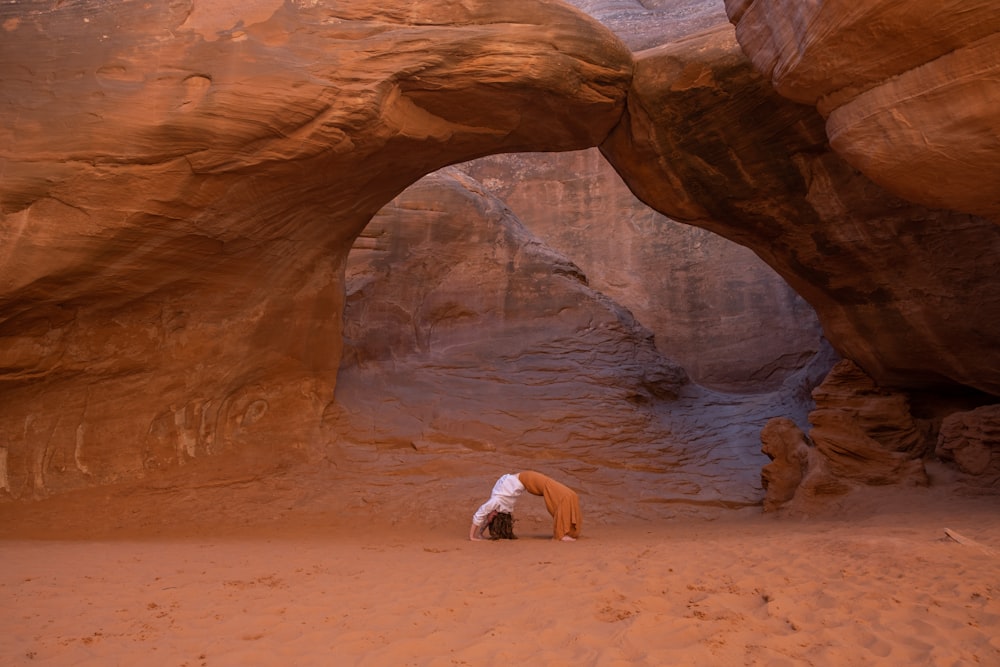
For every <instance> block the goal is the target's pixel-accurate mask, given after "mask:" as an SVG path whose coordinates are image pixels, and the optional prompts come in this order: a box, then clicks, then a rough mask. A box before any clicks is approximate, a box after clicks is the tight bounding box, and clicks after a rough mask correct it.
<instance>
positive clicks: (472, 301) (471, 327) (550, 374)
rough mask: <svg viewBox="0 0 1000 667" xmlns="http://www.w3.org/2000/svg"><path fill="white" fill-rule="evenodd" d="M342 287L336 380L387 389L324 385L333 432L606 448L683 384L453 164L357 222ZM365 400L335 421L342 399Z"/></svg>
mask: <svg viewBox="0 0 1000 667" xmlns="http://www.w3.org/2000/svg"><path fill="white" fill-rule="evenodd" d="M347 288H348V306H347V308H346V310H345V315H344V318H345V341H346V343H345V345H346V354H345V368H344V371H343V373H342V382H350V380H348V379H347V378H348V376H352V375H354V374H357V375H358V376H359V377H363V378H364V379H365V382H378V383H380V384H381V383H384V384H385V385H386V386H387V387H388V386H392V387H394V389H393V390H386V391H379V392H369V394H370V395H368V396H363V395H361V394H362V393H363V392H357V394H351V393H349V392H345V391H344V389H343V386H342V387H341V390H338V401H337V405H338V408H337V409H333V408H331V411H330V414H331V415H332V414H337V415H339V416H340V418H341V423H340V424H339V425H338V427H337V429H336V430H337V432H338V433H339V434H341V435H342V436H343V437H344V438H345V439H350V440H361V441H365V442H372V443H378V444H379V446H381V447H396V446H404V447H410V446H420V445H419V444H414V443H438V444H439V445H440V444H441V443H444V444H447V445H456V446H458V447H459V448H472V449H489V450H494V449H500V450H503V449H505V448H508V449H509V448H527V449H529V450H530V449H532V448H535V449H539V451H546V450H547V449H548V448H553V447H554V448H556V449H559V450H563V451H565V450H572V449H573V448H575V447H585V448H593V447H594V446H595V444H597V443H601V444H602V445H603V446H605V447H607V446H609V445H610V446H611V447H610V449H621V448H627V447H628V446H629V445H630V444H632V445H634V444H639V443H648V442H649V441H650V440H651V437H650V434H651V432H652V431H655V430H656V429H655V424H652V422H653V421H655V419H656V416H655V412H654V411H652V410H651V408H652V407H653V404H655V403H656V402H657V401H662V400H667V399H674V398H676V397H677V395H678V393H679V392H680V390H681V389H682V388H683V387H684V385H685V384H686V383H687V376H686V374H685V373H684V371H683V370H682V369H681V368H680V367H678V366H676V365H674V364H672V363H671V362H669V361H668V360H666V359H664V358H663V357H662V356H661V355H660V354H659V353H658V352H657V350H656V348H655V346H654V345H653V340H652V335H651V334H650V332H649V331H648V330H647V329H645V328H643V327H642V326H640V325H639V324H638V323H637V322H636V321H635V319H634V318H633V317H632V315H631V314H630V313H629V312H628V311H626V310H624V309H623V308H621V306H619V305H618V304H616V303H614V302H613V301H611V300H610V299H608V298H607V297H606V296H604V295H602V294H600V293H599V292H595V291H594V290H593V289H591V288H590V287H589V286H588V285H587V279H586V276H585V275H584V274H583V273H582V272H581V271H580V269H579V268H578V267H577V266H576V265H574V264H573V263H572V262H570V261H569V260H568V259H566V258H565V257H563V256H561V255H559V254H558V253H556V252H554V251H553V250H551V249H550V248H548V247H547V246H546V245H544V244H543V243H541V242H540V241H539V240H538V239H537V238H536V237H534V236H533V235H531V234H530V233H529V232H528V231H527V230H526V229H525V228H524V227H523V226H522V225H521V223H520V222H519V221H518V220H517V218H516V217H514V216H513V215H512V213H511V212H510V210H509V209H507V208H506V207H505V206H504V205H503V204H502V203H501V202H500V201H499V200H497V199H496V198H494V197H492V196H490V195H489V194H488V193H487V192H486V191H485V190H483V189H482V187H481V186H480V185H479V184H478V183H477V182H476V181H474V180H473V179H471V178H470V177H468V176H466V175H464V174H462V173H461V172H458V171H456V170H447V171H445V172H439V173H438V174H435V175H433V176H428V177H426V178H424V179H422V180H421V181H419V182H418V183H417V184H415V185H414V186H411V187H410V188H408V189H407V190H406V191H405V192H404V193H403V194H402V195H400V196H399V197H398V198H397V199H395V200H394V201H393V203H392V204H391V205H390V206H389V207H387V208H386V209H384V210H383V211H382V212H381V213H379V215H378V216H376V217H375V218H374V219H373V220H372V223H371V224H370V225H369V226H368V227H367V228H366V230H365V232H364V234H363V235H362V236H361V237H360V238H359V239H358V241H357V242H356V244H355V250H354V251H353V252H352V253H351V257H350V260H349V263H348V271H347ZM406 387H409V391H408V390H407V389H406ZM345 394H346V395H345ZM401 397H403V398H401ZM371 401H374V402H376V403H377V404H378V406H377V407H376V408H374V409H371V410H368V411H365V412H363V413H361V414H363V418H362V419H360V420H356V419H355V420H354V422H353V423H350V421H351V416H350V414H349V413H350V409H349V406H351V405H357V404H361V403H365V402H371ZM428 406H440V409H438V410H434V409H428ZM434 412H438V413H439V416H438V418H437V419H435V418H433V417H430V418H428V416H429V415H432V414H433V413H434ZM373 414H376V415H378V419H377V424H375V425H373V424H372V423H371V421H370V415H373ZM345 418H346V419H347V420H348V421H347V422H345V421H344V419H345ZM373 428H375V429H376V430H377V432H376V433H375V437H372V432H371V430H372V429H373ZM658 435H659V437H658V438H652V439H659V440H663V439H665V433H664V432H663V431H662V430H661V431H660V432H659V434H658ZM428 446H430V445H428Z"/></svg>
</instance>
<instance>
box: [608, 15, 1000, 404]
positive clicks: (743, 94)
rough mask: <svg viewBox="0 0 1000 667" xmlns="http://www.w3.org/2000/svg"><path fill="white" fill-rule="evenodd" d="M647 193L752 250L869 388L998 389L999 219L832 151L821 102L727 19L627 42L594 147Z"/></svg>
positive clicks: (678, 215) (670, 210)
mask: <svg viewBox="0 0 1000 667" xmlns="http://www.w3.org/2000/svg"><path fill="white" fill-rule="evenodd" d="M601 150H602V152H603V153H604V154H605V155H606V156H607V158H608V159H609V161H610V162H611V163H612V164H613V165H614V166H615V168H616V169H617V170H618V172H619V173H620V174H622V177H623V178H624V180H625V181H626V182H627V183H628V184H629V187H630V188H631V189H632V190H633V191H634V192H635V193H636V194H637V195H638V196H639V198H640V199H642V200H643V201H644V202H646V203H647V204H649V205H650V206H652V207H654V208H655V209H657V210H658V211H661V212H662V213H664V214H666V215H668V216H670V217H671V218H674V219H676V220H682V221H688V222H690V223H692V224H695V225H698V226H699V227H703V228H705V229H709V230H712V231H715V232H717V233H718V234H720V235H722V236H725V237H726V238H729V239H731V240H734V241H736V242H737V243H741V244H743V245H745V246H747V247H749V248H751V249H753V250H754V252H756V253H757V255H759V256H760V257H761V258H762V259H764V260H765V261H766V262H767V263H768V264H769V265H771V266H772V267H773V268H774V269H775V270H776V271H777V272H778V273H779V274H780V275H781V276H782V277H783V278H785V280H787V281H788V283H789V284H790V285H791V286H792V287H793V288H794V289H795V290H796V291H797V292H798V293H799V294H801V295H802V296H803V297H804V298H805V299H806V300H807V301H808V302H809V303H810V305H812V306H813V307H814V308H815V309H816V312H817V315H818V316H819V320H820V322H821V324H822V326H823V329H824V332H825V333H826V335H827V337H828V338H829V340H830V342H831V343H832V344H833V346H834V347H835V348H836V350H837V351H838V352H839V353H840V354H841V355H842V356H843V357H844V358H848V359H853V360H854V361H856V362H857V363H858V365H859V366H860V367H861V368H863V369H864V370H865V372H866V373H868V374H869V375H870V376H871V377H872V378H873V379H874V380H875V381H876V382H877V383H878V384H879V385H880V386H885V387H892V386H895V387H908V388H920V387H924V388H934V389H936V390H940V389H942V388H944V389H945V390H951V389H953V388H954V387H955V386H957V385H967V386H969V387H974V388H976V389H978V390H980V391H983V392H987V393H989V394H992V395H997V394H1000V370H998V369H1000V358H998V355H1000V344H998V343H1000V340H998V337H1000V330H998V328H997V327H996V326H995V322H997V321H1000V289H998V287H1000V285H997V281H1000V274H997V273H996V271H994V270H993V268H992V266H993V263H994V262H993V259H992V258H995V257H998V256H1000V229H998V226H997V225H995V224H994V223H993V222H991V221H990V220H988V219H985V218H978V217H974V216H970V215H966V214H962V213H956V212H952V211H946V210H933V209H927V208H923V207H921V206H919V205H916V204H913V203H910V202H907V201H904V200H901V199H898V198H896V197H894V196H893V195H891V194H889V193H888V192H886V191H884V190H882V189H881V188H880V187H878V186H877V185H875V184H874V183H872V182H871V181H870V180H869V179H867V178H866V177H864V176H863V175H861V174H859V173H858V172H857V171H856V170H855V169H854V168H852V167H851V166H850V165H849V164H847V163H846V162H845V161H844V160H843V159H842V158H841V157H840V156H839V155H837V154H836V153H835V152H833V151H832V150H831V149H830V147H829V145H828V143H827V139H826V133H825V125H824V122H823V118H822V117H821V116H820V114H819V113H818V112H817V111H816V110H815V109H814V108H813V107H810V106H805V105H801V104H797V103H794V102H791V101H789V100H787V99H785V98H783V97H781V96H780V95H778V94H777V93H776V92H774V91H773V89H772V88H771V86H770V82H769V81H768V80H767V79H766V78H765V77H762V76H761V75H760V74H758V73H757V72H756V71H755V70H754V69H753V67H752V66H751V64H750V63H749V62H748V61H747V59H746V58H745V56H744V55H743V52H742V50H741V48H740V46H739V44H738V43H737V41H736V39H735V36H734V34H733V30H732V28H731V26H728V25H724V26H719V27H718V28H716V29H712V30H708V31H705V32H702V33H699V34H696V35H691V36H688V37H686V38H684V39H681V40H678V41H677V42H675V43H672V44H667V45H665V46H662V47H657V48H654V49H650V50H647V51H643V52H642V53H639V54H637V63H636V73H635V76H634V78H633V83H632V88H631V90H630V92H629V99H628V106H627V111H626V115H625V119H624V121H623V122H622V123H621V124H620V125H618V126H617V127H616V128H615V130H614V132H613V133H612V134H611V136H610V137H609V138H608V140H607V141H606V142H604V143H603V144H602V146H601Z"/></svg>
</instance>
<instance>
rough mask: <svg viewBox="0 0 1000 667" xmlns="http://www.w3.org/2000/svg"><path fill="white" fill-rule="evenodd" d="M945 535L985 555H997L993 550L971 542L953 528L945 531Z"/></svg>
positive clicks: (973, 541)
mask: <svg viewBox="0 0 1000 667" xmlns="http://www.w3.org/2000/svg"><path fill="white" fill-rule="evenodd" d="M944 534H945V535H947V536H948V537H950V538H951V539H953V540H955V541H956V542H958V543H959V544H964V545H965V546H967V547H976V548H977V549H979V550H980V551H982V552H983V553H985V554H989V555H990V556H996V555H997V552H996V551H994V550H993V549H990V548H989V547H988V546H986V545H985V544H980V543H979V542H976V541H975V540H971V539H969V538H968V537H966V536H965V535H962V534H961V533H957V532H955V531H954V530H952V529H951V528H945V529H944Z"/></svg>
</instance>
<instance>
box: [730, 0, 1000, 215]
mask: <svg viewBox="0 0 1000 667" xmlns="http://www.w3.org/2000/svg"><path fill="white" fill-rule="evenodd" d="M726 8H727V10H728V12H729V16H730V17H731V18H732V20H733V22H734V24H735V25H736V34H737V37H738V39H739V42H740V44H741V45H742V46H743V48H744V49H745V51H746V52H747V54H748V55H749V57H750V58H751V60H752V61H753V63H754V66H755V67H756V68H757V69H758V70H759V71H760V72H762V73H763V74H764V76H765V77H766V78H768V79H769V80H770V81H771V82H772V83H773V85H774V87H775V89H776V90H777V91H778V92H779V93H781V94H782V95H784V96H786V97H788V98H789V99H792V100H796V101H798V102H803V103H807V104H816V105H818V108H819V109H820V110H821V111H822V113H823V114H824V116H827V117H828V120H827V132H828V134H829V137H830V143H831V145H832V146H833V148H834V150H836V151H837V152H838V153H839V154H840V155H841V156H843V157H844V158H845V159H846V160H847V161H848V162H849V163H850V164H851V165H853V166H854V167H856V168H858V169H859V170H861V171H862V172H863V173H865V174H866V175H867V176H868V177H869V178H871V179H872V180H873V181H875V182H877V183H879V184H880V185H881V186H882V187H884V188H886V189H887V190H889V191H891V192H893V193H894V194H896V195H898V196H901V197H904V198H906V199H908V200H910V201H914V202H918V203H921V204H924V205H925V206H929V207H933V208H950V209H954V210H957V211H963V212H966V213H972V214H975V215H982V216H986V217H990V218H993V219H994V220H995V221H996V220H998V219H1000V199H998V198H997V197H996V193H997V192H1000V170H998V169H997V166H998V165H1000V136H998V134H997V132H996V128H997V127H998V126H1000V61H998V59H997V57H996V53H997V49H998V48H1000V13H998V12H997V11H996V4H995V3H994V2H991V1H989V0H971V1H965V0H921V1H918V2H906V3H899V2H893V1H892V0H868V1H866V2H855V1H852V0H827V1H825V2H814V3H803V2H790V1H789V0H727V1H726Z"/></svg>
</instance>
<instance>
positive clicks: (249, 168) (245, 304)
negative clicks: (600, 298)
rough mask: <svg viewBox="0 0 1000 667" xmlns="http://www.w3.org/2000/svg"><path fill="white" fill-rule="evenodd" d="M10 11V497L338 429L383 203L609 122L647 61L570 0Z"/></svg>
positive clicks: (6, 196) (1, 134) (285, 446)
mask: <svg viewBox="0 0 1000 667" xmlns="http://www.w3.org/2000/svg"><path fill="white" fill-rule="evenodd" d="M0 11H2V14H0V25H2V26H3V27H2V35H3V46H2V49H3V51H2V53H3V59H2V61H0V78H2V79H3V81H4V85H3V88H2V92H0V96H2V105H0V109H2V110H0V114H2V118H0V151H2V152H0V171H2V173H3V175H4V176H3V179H2V181H0V212H2V215H3V225H2V228H0V235H2V236H0V276H2V278H0V386H2V388H3V393H4V401H3V405H2V408H0V434H2V435H0V438H2V440H0V442H2V447H3V448H4V449H5V454H6V460H7V466H6V473H7V478H6V479H5V480H4V484H3V486H4V487H6V488H7V489H9V491H10V493H11V494H12V495H14V496H15V497H30V496H32V495H40V494H44V493H47V492H49V491H58V490H63V489H67V488H72V487H74V486H78V485H81V484H88V483H100V482H106V481H110V480H114V479H117V478H119V477H122V476H131V475H136V474H141V473H142V471H144V470H147V469H153V468H157V467H162V466H167V465H176V464H178V463H182V462H183V461H185V460H187V459H189V458H190V457H192V456H200V455H202V454H205V453H218V452H222V451H230V452H232V451H234V450H235V451H239V450H243V449H252V450H260V451H261V452H262V455H264V456H271V455H273V453H274V452H275V451H295V450H297V449H305V448H307V447H308V446H310V445H312V444H314V443H316V442H320V441H322V435H321V434H320V433H319V429H320V424H321V415H322V412H323V410H324V409H325V407H326V405H327V404H328V403H329V401H330V400H331V398H332V393H333V389H334V386H335V381H336V372H337V369H338V367H339V362H340V350H341V331H340V323H341V318H340V313H341V310H342V305H343V303H342V300H343V283H342V271H343V264H344V261H345V258H346V256H347V253H348V251H349V249H350V246H351V243H352V242H353V239H354V237H355V236H356V235H357V234H358V233H359V232H360V231H361V229H362V228H363V227H364V225H365V224H366V223H367V222H368V220H369V219H370V217H371V216H372V215H373V214H374V213H375V212H376V211H378V210H379V209H380V208H381V207H382V206H383V205H384V204H385V203H386V202H387V201H389V200H390V199H392V197H394V196H395V195H396V194H398V193H399V192H400V191H401V190H402V189H403V188H405V187H406V186H407V185H409V184H410V183H412V182H413V181H414V180H416V179H417V178H419V177H420V176H422V175H423V174H425V173H427V172H430V171H433V170H435V169H437V168H439V167H441V166H443V165H446V164H449V163H452V162H456V161H462V160H468V159H471V158H474V157H477V156H480V155H483V154H487V153H491V152H496V151H504V150H527V149H532V150H539V149H541V150H569V149H579V148H584V147H588V146H593V145H595V144H596V143H597V142H598V141H600V140H601V139H602V138H603V137H604V136H606V134H607V132H608V130H609V129H610V127H611V126H612V125H613V124H614V123H615V122H617V120H618V118H619V117H620V112H621V109H622V105H623V101H624V93H625V90H626V87H627V81H628V78H629V76H630V75H631V59H630V56H629V53H628V51H627V50H626V49H625V48H624V47H623V46H622V45H621V44H620V42H618V41H617V40H615V39H614V37H613V36H611V35H610V34H609V33H608V32H607V31H606V30H604V29H603V28H601V27H600V26H599V25H598V24H597V23H596V22H594V21H593V20H591V19H588V18H587V17H586V16H584V15H583V14H581V13H579V12H576V11H574V10H572V9H570V8H567V7H566V6H564V5H562V4H560V3H556V2H544V1H543V2H537V1H536V2H506V3H503V5H502V6H501V5H498V4H497V3H492V2H471V3H470V2H465V3H460V4H453V5H447V4H444V3H437V2H412V1H407V2H382V3H379V4H378V6H377V7H375V6H373V5H371V4H370V3H367V2H357V1H355V2H338V3H336V4H330V5H327V4H321V3H286V2H253V3H248V4H245V5H242V6H240V7H238V8H237V7H234V6H230V5H228V4H226V5H223V4H215V3H211V2H208V3H199V4H198V5H197V6H193V5H191V4H189V3H167V2H156V1H154V2H150V3H141V4H126V5H121V6H117V5H116V6H115V7H114V8H111V7H109V6H106V5H104V4H101V3H94V2H84V3H68V4H64V3H54V2H51V3H50V2H37V3H32V4H30V5H24V4H20V3H19V4H17V5H10V4H7V5H4V7H3V9H2V10H0ZM512 25H516V26H517V29H516V30H514V31H512V30H511V26H512ZM501 100H502V104H501V103H500V101H501ZM67 128H72V131H67Z"/></svg>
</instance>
